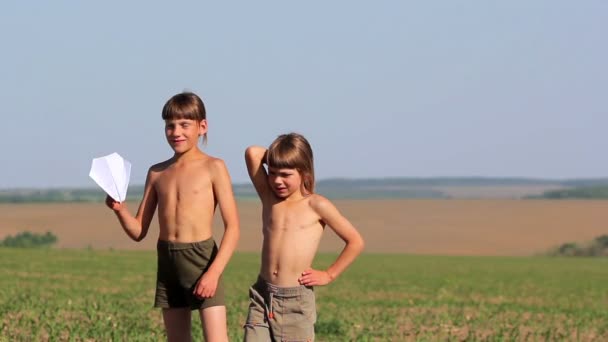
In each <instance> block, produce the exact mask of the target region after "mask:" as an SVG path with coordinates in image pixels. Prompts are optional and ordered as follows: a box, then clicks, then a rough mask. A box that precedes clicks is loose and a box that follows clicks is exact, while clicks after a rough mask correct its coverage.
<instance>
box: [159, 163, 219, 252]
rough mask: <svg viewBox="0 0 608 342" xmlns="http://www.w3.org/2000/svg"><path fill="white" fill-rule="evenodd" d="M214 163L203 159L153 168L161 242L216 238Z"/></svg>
mask: <svg viewBox="0 0 608 342" xmlns="http://www.w3.org/2000/svg"><path fill="white" fill-rule="evenodd" d="M213 159H214V158H211V157H209V156H206V155H203V156H201V157H200V158H197V159H194V160H189V161H185V162H181V163H173V162H169V161H167V162H163V163H160V164H157V165H156V166H155V167H153V169H152V172H153V173H154V177H153V188H154V191H155V192H156V197H157V201H158V222H159V226H160V232H159V239H160V240H166V241H174V242H195V241H203V240H206V239H208V238H209V237H211V236H212V222H213V213H214V210H215V206H216V203H215V196H214V192H213V182H212V173H211V170H210V165H211V163H212V162H213Z"/></svg>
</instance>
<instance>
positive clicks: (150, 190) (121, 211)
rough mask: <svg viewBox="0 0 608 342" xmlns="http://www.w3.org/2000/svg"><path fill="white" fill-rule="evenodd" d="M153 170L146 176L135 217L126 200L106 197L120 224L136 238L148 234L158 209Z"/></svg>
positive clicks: (141, 237)
mask: <svg viewBox="0 0 608 342" xmlns="http://www.w3.org/2000/svg"><path fill="white" fill-rule="evenodd" d="M152 183H153V181H152V172H151V171H148V176H147V177H146V185H145V187H144V195H143V198H142V200H141V203H140V204H139V209H138V210H137V214H136V215H135V217H133V216H132V215H131V213H130V212H129V209H128V208H127V205H126V203H125V202H116V201H114V199H113V198H112V197H110V196H107V197H106V204H107V205H108V207H110V208H111V209H112V210H114V213H115V214H116V217H118V221H119V222H120V225H121V226H122V228H123V229H124V231H125V233H127V235H128V236H129V237H130V238H131V239H133V240H135V241H141V240H142V239H143V238H144V237H146V234H148V228H150V222H152V217H154V211H155V210H156V204H157V197H156V191H154V187H153V185H152Z"/></svg>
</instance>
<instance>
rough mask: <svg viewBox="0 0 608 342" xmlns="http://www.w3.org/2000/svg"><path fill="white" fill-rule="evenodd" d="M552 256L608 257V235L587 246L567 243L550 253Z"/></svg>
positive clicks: (586, 244)
mask: <svg viewBox="0 0 608 342" xmlns="http://www.w3.org/2000/svg"><path fill="white" fill-rule="evenodd" d="M549 255H552V256H581V257H596V256H603V257H607V256H608V235H602V236H599V237H597V238H595V239H594V240H593V241H591V242H588V243H585V244H576V243H574V242H567V243H564V244H562V245H561V246H559V247H557V248H556V249H554V250H552V251H550V252H549Z"/></svg>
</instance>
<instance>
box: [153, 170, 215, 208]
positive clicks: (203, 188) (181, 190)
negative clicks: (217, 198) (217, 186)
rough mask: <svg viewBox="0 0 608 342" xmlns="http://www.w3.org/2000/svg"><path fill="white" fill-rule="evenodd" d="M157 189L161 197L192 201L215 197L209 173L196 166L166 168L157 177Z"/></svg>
mask: <svg viewBox="0 0 608 342" xmlns="http://www.w3.org/2000/svg"><path fill="white" fill-rule="evenodd" d="M155 189H156V192H157V194H158V197H159V199H162V198H165V199H170V200H177V201H183V200H186V201H192V200H196V199H200V198H213V196H212V194H213V186H212V182H211V179H210V177H209V174H208V173H207V172H204V171H203V170H196V169H194V168H189V169H181V170H166V171H164V172H163V173H162V174H161V175H160V176H159V177H158V179H157V181H156V184H155Z"/></svg>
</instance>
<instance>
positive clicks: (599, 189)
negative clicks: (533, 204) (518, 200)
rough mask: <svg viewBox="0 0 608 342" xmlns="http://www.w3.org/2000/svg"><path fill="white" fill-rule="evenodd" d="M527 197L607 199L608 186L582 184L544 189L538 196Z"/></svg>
mask: <svg viewBox="0 0 608 342" xmlns="http://www.w3.org/2000/svg"><path fill="white" fill-rule="evenodd" d="M529 198H545V199H608V186H607V185H603V186H584V187H576V188H567V189H559V190H551V191H545V192H544V193H543V194H542V195H540V196H530V197H529Z"/></svg>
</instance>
